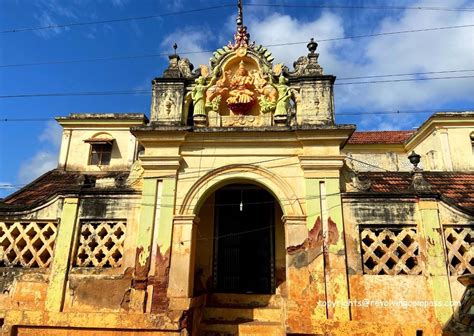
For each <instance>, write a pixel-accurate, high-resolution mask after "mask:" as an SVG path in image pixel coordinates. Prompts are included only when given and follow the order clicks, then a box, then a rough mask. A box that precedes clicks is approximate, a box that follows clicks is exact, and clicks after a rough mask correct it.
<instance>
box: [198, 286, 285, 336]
mask: <svg viewBox="0 0 474 336" xmlns="http://www.w3.org/2000/svg"><path fill="white" fill-rule="evenodd" d="M281 307H282V305H281V297H280V296H278V295H261V294H222V293H218V294H211V295H210V296H209V297H208V300H207V305H206V307H205V308H204V313H203V317H202V321H201V324H200V333H199V334H200V335H203V336H222V335H225V336H227V335H254V336H257V335H265V336H267V335H285V333H284V328H283V324H282V318H283V314H282V308H281Z"/></svg>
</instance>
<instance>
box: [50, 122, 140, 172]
mask: <svg viewBox="0 0 474 336" xmlns="http://www.w3.org/2000/svg"><path fill="white" fill-rule="evenodd" d="M101 132H106V133H108V134H110V135H111V136H112V137H113V138H114V139H115V141H114V142H113V147H112V156H111V160H110V165H107V166H101V167H98V166H95V165H89V156H90V148H91V145H90V144H89V143H86V142H84V140H87V139H90V138H92V137H94V136H95V135H97V134H98V133H99V134H100V133H101ZM63 133H64V134H65V135H63V141H62V144H61V154H60V158H61V160H63V161H60V162H59V166H60V167H61V166H64V167H65V169H66V170H69V171H84V172H100V171H117V170H127V169H128V168H130V166H131V165H132V163H133V160H134V157H135V154H136V153H135V151H136V139H135V137H134V136H133V135H132V134H131V133H130V129H129V128H128V127H122V128H110V127H105V128H104V127H97V128H84V129H81V128H79V129H65V130H64V131H63ZM66 135H67V136H66ZM98 137H100V136H98ZM64 153H66V154H64Z"/></svg>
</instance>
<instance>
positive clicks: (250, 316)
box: [204, 307, 281, 322]
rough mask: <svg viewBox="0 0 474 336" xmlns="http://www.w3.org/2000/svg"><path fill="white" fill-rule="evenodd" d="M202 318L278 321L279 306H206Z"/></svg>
mask: <svg viewBox="0 0 474 336" xmlns="http://www.w3.org/2000/svg"><path fill="white" fill-rule="evenodd" d="M204 319H205V320H213V321H216V320H218V321H261V322H280V321H281V309H280V308H268V307H265V308H242V307H239V308H233V307H232V308H229V307H206V308H205V310H204Z"/></svg>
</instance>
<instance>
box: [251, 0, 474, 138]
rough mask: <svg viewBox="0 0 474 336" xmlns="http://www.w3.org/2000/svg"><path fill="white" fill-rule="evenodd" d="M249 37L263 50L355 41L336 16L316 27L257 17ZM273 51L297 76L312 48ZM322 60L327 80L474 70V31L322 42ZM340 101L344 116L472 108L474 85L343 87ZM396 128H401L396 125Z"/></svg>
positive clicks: (410, 17) (380, 26)
mask: <svg viewBox="0 0 474 336" xmlns="http://www.w3.org/2000/svg"><path fill="white" fill-rule="evenodd" d="M438 2H439V1H438ZM411 5H412V6H435V5H436V3H435V4H433V2H432V1H431V2H430V3H427V2H425V1H420V2H418V3H416V4H411ZM443 5H445V4H444V3H442V2H439V6H443ZM456 6H459V7H462V6H466V3H465V2H463V1H454V2H452V3H450V7H456ZM472 19H473V17H472V13H471V12H463V11H461V12H454V11H414V10H406V11H404V12H402V13H401V14H400V13H399V14H398V15H394V16H390V17H387V18H385V19H383V20H381V21H380V22H378V23H377V22H375V23H374V27H375V28H374V30H373V31H371V33H381V32H393V31H404V30H412V29H423V28H432V27H447V26H457V25H467V24H472V23H473V21H472ZM249 30H250V33H251V37H252V40H256V41H257V42H258V43H259V44H276V43H285V42H294V41H308V40H309V38H310V37H315V38H316V40H318V39H327V38H334V37H342V36H348V35H349V34H348V32H347V31H345V30H344V20H343V17H341V16H338V15H335V14H333V13H329V12H323V14H322V15H321V16H320V17H318V18H317V19H315V20H312V21H303V20H299V19H296V18H294V17H290V16H288V15H283V14H275V13H274V14H271V15H267V16H265V17H263V19H260V18H259V17H256V16H255V17H251V18H250V20H249ZM270 50H271V51H272V52H273V55H274V56H275V58H276V60H277V62H283V63H285V64H286V65H287V66H289V67H290V68H291V66H292V63H293V62H294V61H295V60H296V59H297V58H298V57H299V56H301V55H304V54H306V53H307V50H306V46H305V44H301V45H296V46H284V47H271V48H270ZM318 52H319V53H320V59H319V61H320V63H321V65H322V66H323V68H324V69H325V73H326V74H334V75H336V76H339V77H351V76H368V75H379V74H399V73H413V72H429V71H444V70H457V69H474V34H473V28H460V29H447V30H437V31H433V32H420V33H409V34H398V35H388V36H379V37H371V38H362V39H352V40H343V41H337V42H334V41H332V42H321V43H320V44H319V47H318ZM459 75H474V72H467V73H454V74H447V75H445V76H459ZM432 76H433V77H441V76H443V75H432ZM397 78H399V79H400V78H404V79H407V78H410V77H397ZM389 79H390V78H389ZM375 80H376V79H375ZM379 80H380V79H379ZM364 81H367V80H364ZM336 83H338V82H336ZM339 83H342V81H340V82H339ZM335 95H336V108H337V112H342V111H344V110H347V109H363V110H367V111H375V110H384V111H385V110H395V111H396V110H401V109H424V110H426V109H433V110H434V109H438V108H439V107H440V106H442V105H443V104H450V103H451V104H455V103H456V102H457V101H460V100H462V101H463V102H464V103H467V104H469V103H474V79H472V78H471V79H453V80H449V79H447V80H431V81H414V82H402V83H387V84H382V83H377V84H361V85H339V86H336V89H335ZM394 120H396V122H395V123H394V122H393V121H394ZM415 123H417V118H415V117H413V116H409V115H404V118H399V117H398V116H397V117H394V116H393V115H383V116H379V117H377V118H374V117H373V116H370V117H367V119H366V120H363V122H362V123H361V124H360V125H361V126H362V127H367V128H376V129H378V128H381V127H382V126H383V127H386V128H410V127H412V126H413V125H414V124H415Z"/></svg>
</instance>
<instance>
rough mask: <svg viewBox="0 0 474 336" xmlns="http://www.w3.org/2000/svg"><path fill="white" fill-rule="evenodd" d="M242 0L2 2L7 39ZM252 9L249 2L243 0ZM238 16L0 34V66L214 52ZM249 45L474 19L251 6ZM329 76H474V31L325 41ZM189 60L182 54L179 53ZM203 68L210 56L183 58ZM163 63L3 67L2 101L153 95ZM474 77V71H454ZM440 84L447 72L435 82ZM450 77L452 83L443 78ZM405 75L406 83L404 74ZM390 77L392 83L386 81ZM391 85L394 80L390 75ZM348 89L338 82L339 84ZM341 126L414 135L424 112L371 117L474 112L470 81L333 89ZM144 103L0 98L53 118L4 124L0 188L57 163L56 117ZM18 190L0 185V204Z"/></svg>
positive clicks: (280, 51) (14, 110) (8, 105)
mask: <svg viewBox="0 0 474 336" xmlns="http://www.w3.org/2000/svg"><path fill="white" fill-rule="evenodd" d="M234 2H235V1H215V0H208V1H202V0H201V1H190V0H179V1H163V0H141V1H133V0H100V1H99V0H34V1H29V0H1V1H0V31H3V30H8V29H11V28H24V27H40V26H47V25H51V24H61V23H70V22H83V21H94V20H107V19H115V18H123V17H135V16H146V15H153V14H160V13H169V12H177V11H183V10H188V9H194V8H202V7H210V6H215V5H221V4H233V3H234ZM244 3H245V1H244ZM248 3H253V4H262V3H264V4H265V3H266V4H268V3H272V4H298V5H314V4H328V5H334V4H340V5H350V6H377V5H378V6H413V7H416V6H424V7H428V6H431V7H450V8H458V7H474V1H472V0H471V1H463V0H449V1H448V0H445V1H441V0H439V1H436V0H426V1H390V0H380V1H376V0H365V1H364V0H355V1H347V0H346V1H343V0H340V1H337V2H335V1H315V0H307V1H301V0H282V1H264V0H252V1H248ZM235 12H236V10H235V9H234V8H220V9H214V10H208V11H204V12H196V13H187V14H179V15H171V16H166V17H162V18H155V19H150V20H140V21H127V22H116V23H106V24H97V25H86V26H78V27H67V28H55V29H48V30H38V31H29V32H17V33H9V34H7V33H4V34H0V65H7V64H20V63H31V62H41V61H56V60H77V59H88V58H101V57H114V56H133V55H143V54H155V53H163V52H171V51H172V48H171V46H172V44H173V43H174V42H177V43H178V45H179V49H178V51H181V52H185V51H203V50H213V49H216V48H218V47H221V46H222V45H225V44H226V43H227V41H228V40H230V39H231V38H232V35H233V31H234V26H235V24H234V20H235ZM245 23H246V25H248V26H249V31H250V34H251V39H252V40H256V41H257V42H258V43H260V44H275V43H286V42H299V41H307V40H309V38H310V37H315V38H316V39H317V40H318V39H327V38H336V37H347V36H354V35H362V34H374V33H380V32H392V31H403V30H411V29H423V28H435V27H447V26H457V25H469V24H474V11H439V10H436V11H427V10H425V11H420V10H407V9H405V10H402V9H401V10H375V9H370V10H368V9H365V10H362V9H327V8H326V9H317V8H291V7H257V6H248V7H246V8H245ZM271 51H272V52H273V54H274V56H275V57H276V62H283V63H285V64H286V65H287V66H289V67H290V68H291V67H292V63H293V61H294V60H296V59H297V58H298V56H300V55H304V54H306V53H307V50H306V46H305V44H299V45H293V46H291V47H274V48H271ZM318 52H319V53H320V58H319V60H320V64H321V65H322V66H323V67H324V69H325V73H327V74H334V75H336V76H338V77H339V78H341V77H353V76H368V75H380V74H400V73H413V72H428V71H444V70H469V69H471V70H474V28H472V27H471V28H462V29H449V30H440V31H432V32H422V33H412V34H399V35H389V36H379V37H371V38H359V39H347V40H341V41H333V42H321V43H320V45H319V48H318ZM183 57H184V55H183ZM186 57H189V58H190V59H191V61H192V62H193V63H194V64H195V65H196V66H197V65H198V64H201V63H205V62H206V61H207V59H208V58H209V54H206V53H202V54H191V55H186ZM166 64H167V58H166V57H152V58H137V59H126V60H113V61H107V62H85V63H69V64H51V65H41V66H23V67H0V95H16V94H30V93H56V92H86V91H114V90H136V89H148V88H149V87H150V82H151V80H152V79H153V78H154V77H156V76H160V75H161V74H162V71H163V70H164V68H165V67H166ZM449 75H450V76H453V75H455V76H459V75H474V72H464V73H455V74H449ZM434 76H437V77H439V76H441V75H434ZM444 76H447V75H444ZM397 78H410V77H406V76H405V77H397ZM385 79H387V78H385ZM388 79H390V78H388ZM339 82H340V83H342V82H343V81H339ZM335 97H336V115H337V114H338V113H339V114H345V113H359V112H362V114H360V115H358V116H344V115H341V116H339V117H337V122H338V123H355V124H357V125H358V129H360V130H364V129H365V130H367V129H411V128H413V127H416V126H419V124H420V123H421V122H422V121H423V120H425V119H426V117H427V116H428V115H429V113H418V114H402V115H380V114H378V115H375V116H374V115H372V116H367V115H366V114H365V113H368V112H373V111H397V110H427V111H433V110H458V109H462V108H467V107H472V106H474V79H473V78H470V79H455V80H434V81H419V82H399V83H386V84H363V85H340V86H336V88H335ZM149 104H150V97H149V96H148V95H126V96H80V97H41V98H39V97H30V98H12V99H0V119H5V118H8V119H11V118H42V119H43V118H46V119H48V118H49V119H50V120H49V121H46V120H44V121H35V122H13V121H12V122H2V121H0V185H2V184H11V185H13V186H20V185H23V184H25V183H28V182H29V181H31V180H32V179H33V178H35V177H36V176H38V175H39V174H41V173H43V172H45V171H47V170H49V169H52V168H54V167H55V165H56V164H57V156H58V147H59V141H60V129H59V127H57V126H56V124H55V121H54V120H53V118H54V117H55V116H64V115H67V114H69V113H71V112H104V113H105V112H143V113H146V114H148V113H149ZM13 190H14V189H5V188H1V187H0V197H2V196H5V195H7V194H9V193H11V192H12V191H13Z"/></svg>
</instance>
